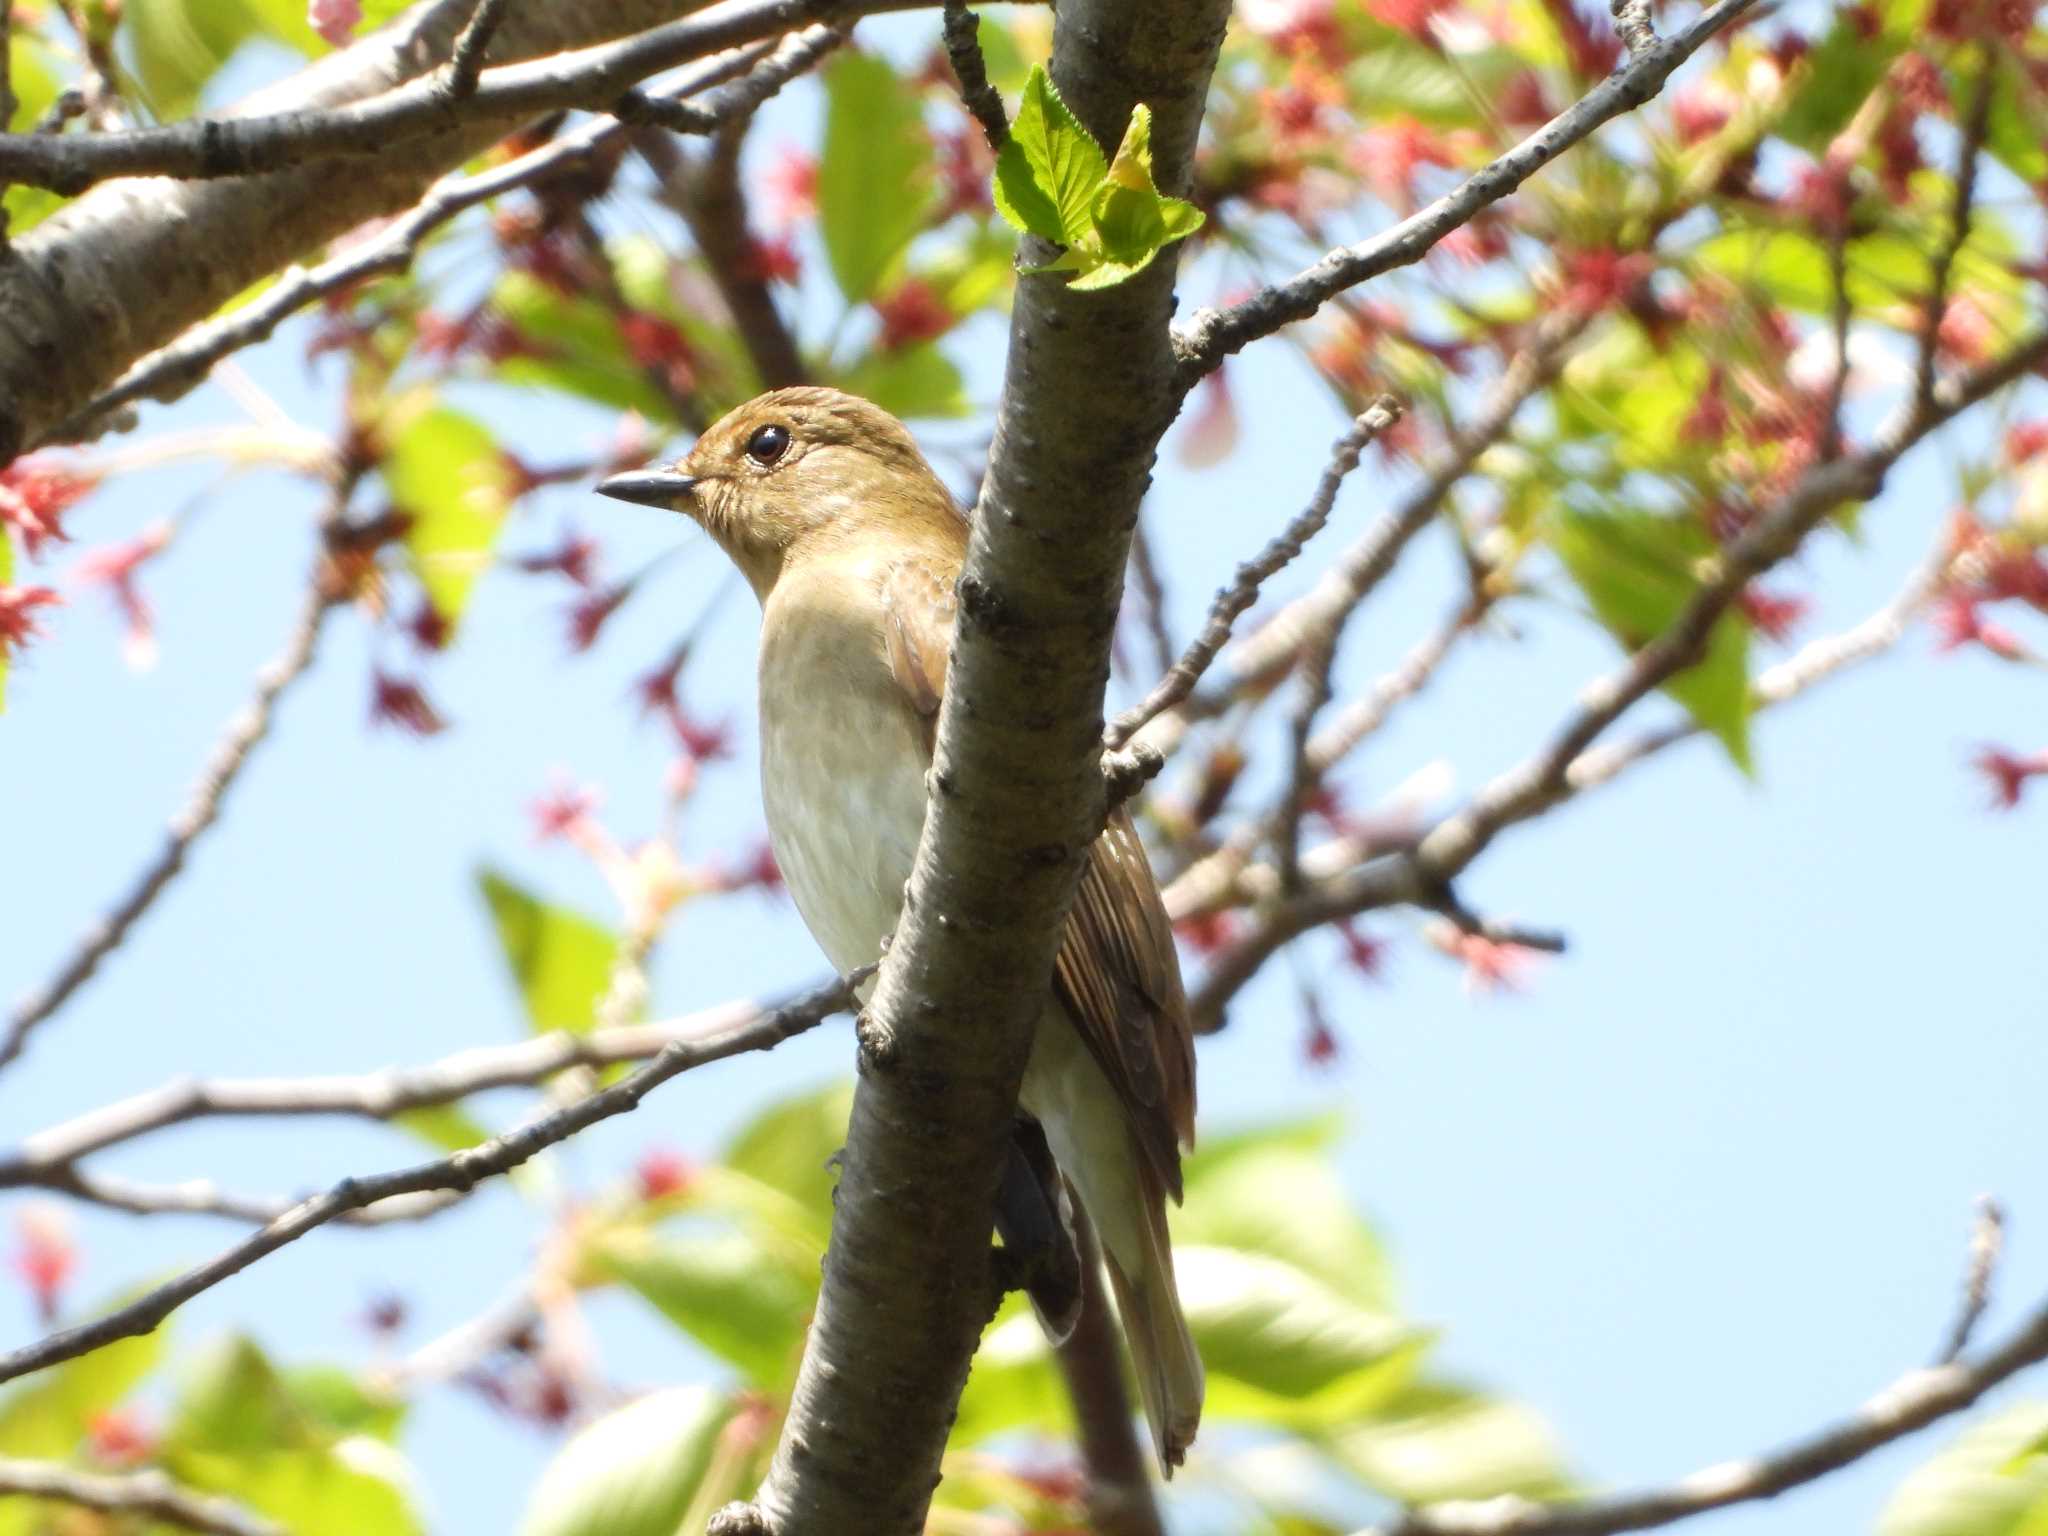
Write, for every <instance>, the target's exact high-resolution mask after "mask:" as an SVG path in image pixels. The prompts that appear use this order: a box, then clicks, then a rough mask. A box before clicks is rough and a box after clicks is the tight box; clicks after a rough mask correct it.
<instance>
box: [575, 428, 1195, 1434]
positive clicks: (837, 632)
mask: <svg viewBox="0 0 2048 1536" xmlns="http://www.w3.org/2000/svg"><path fill="white" fill-rule="evenodd" d="M598 490H600V491H601V492H603V493H604V494H605V495H607V496H614V497H617V498H619V499H620V500H623V501H632V502H639V503H641V504H642V505H647V506H656V507H672V508H675V509H676V510H679V511H682V512H685V513H687V514H688V515H689V516H690V517H692V518H694V519H695V520H696V521H697V522H698V523H699V524H700V525H702V526H703V528H704V529H705V531H706V532H708V533H709V534H710V535H711V537H712V538H713V539H715V540H716V541H717V542H718V545H719V547H720V548H722V549H723V550H724V551H725V552H726V554H728V555H729V556H731V557H732V561H733V563H734V564H735V565H737V566H738V567H739V568H740V570H741V572H742V573H743V574H744V575H745V576H746V578H747V581H748V582H749V583H750V584H751V585H752V587H753V589H754V594H755V596H757V597H758V598H760V600H761V671H760V699H761V788H762V798H763V800H764V801H765V802H766V807H767V814H768V833H769V837H770V839H771V841H772V842H773V844H774V847H775V857H776V861H777V863H779V864H780V865H781V867H782V873H783V878H784V879H785V880H786V881H787V883H788V886H789V892H790V895H791V896H792V897H793V898H794V899H795V901H796V906H797V910H798V911H799V912H800V913H802V914H803V919H804V922H805V924H806V925H807V926H808V927H809V928H810V930H811V934H812V936H813V937H814V938H815V939H816V940H817V941H818V943H819V945H820V946H821V947H822V948H823V949H824V951H825V953H826V955H827V956H828V957H829V958H830V960H831V962H832V964H834V965H835V966H837V967H838V968H839V969H840V970H841V971H849V970H852V969H853V968H855V967H856V966H861V965H865V964H867V963H868V962H869V961H871V960H873V959H874V958H875V957H876V955H877V954H878V953H879V952H880V950H881V947H882V945H883V943H884V942H885V941H886V939H887V938H888V936H889V934H890V933H891V932H892V931H893V930H894V928H895V926H896V919H897V915H898V913H899V911H900V909H901V907H902V902H903V887H904V882H905V881H907V880H908V879H909V878H910V871H911V863H912V860H913V858H914V856H915V854H916V851H917V843H918V837H919V835H920V833H921V832H922V830H923V827H924V812H925V787H924V780H925V770H926V769H927V768H928V767H929V766H930V764H931V758H932V745H933V738H934V735H935V733H936V730H937V724H938V710H939V699H940V695H941V694H942V693H943V692H944V689H945V685H946V663H947V653H948V650H949V648H950V645H951V642H952V634H953V618H954V592H953V589H954V584H955V583H956V582H957V581H958V579H959V576H960V567H961V562H962V560H963V559H964V558H965V555H966V551H967V525H966V522H965V520H964V519H963V518H962V517H961V515H960V512H959V510H958V508H957V507H955V505H954V503H953V499H952V497H951V496H950V495H949V494H948V493H947V491H946V488H945V486H944V485H942V484H941V483H940V482H939V478H938V476H937V475H935V474H934V473H933V472H932V468H931V466H930V465H929V464H927V463H926V462H925V459H924V456H923V455H922V454H921V453H919V452H918V448H917V444H916V443H915V442H914V441H912V439H911V436H910V433H909V431H908V430H906V429H905V427H904V426H903V424H902V423H901V422H899V421H898V420H896V418H895V417H893V416H891V415H889V414H888V413H887V412H886V411H883V410H880V409H879V408H877V407H876V406H873V405H871V404H869V403H868V402H867V401H865V400H860V399H856V398H855V397H853V396H851V395H846V394H842V393H840V392H839V391H837V390H832V389H812V388H797V389H779V390H776V391H774V392H773V393H771V394H766V395H762V396H760V397H759V398H757V399H754V400H751V401H749V402H748V403H747V404H745V405H743V406H741V407H739V409H737V410H735V411H733V412H732V413H731V414H730V415H728V416H726V417H725V418H724V419H723V420H721V421H720V422H718V423H717V425H715V426H713V427H712V428H711V429H710V430H709V431H707V432H706V433H705V434H704V435H703V437H702V438H701V439H699V440H698V443H697V446H696V447H695V448H694V449H692V450H691V451H690V453H689V454H688V455H687V456H686V457H685V458H683V459H681V460H678V461H677V462H676V463H675V464H674V465H673V466H672V467H670V468H668V469H662V470H652V471H639V472H634V473H631V474H622V475H614V476H612V477H611V478H610V479H608V480H606V481H604V482H603V483H602V484H601V485H599V486H598ZM1019 1102H1020V1107H1021V1108H1022V1109H1023V1111H1024V1113H1026V1114H1027V1115H1029V1116H1031V1117H1032V1118H1033V1119H1035V1120H1036V1121H1037V1122H1038V1124H1039V1126H1040V1127H1041V1128H1042V1129H1043V1131H1044V1135H1045V1140H1046V1143H1047V1145H1048V1146H1049V1147H1050V1149H1051V1152H1052V1155H1053V1158H1054V1160H1055V1161H1056V1162H1057V1163H1058V1165H1059V1168H1060V1171H1061V1172H1062V1173H1063V1174H1064V1175H1065V1177H1066V1181H1067V1183H1068V1185H1069V1186H1070V1187H1071V1188H1072V1190H1073V1192H1074V1193H1075V1194H1076V1195H1077V1196H1078V1197H1079V1199H1080V1202H1081V1205H1082V1208H1083V1209H1084V1210H1085V1211H1086V1212H1087V1214H1088V1217H1089V1219H1090V1220H1091V1221H1092V1222H1093V1223H1094V1225H1095V1227H1096V1229H1097V1231H1098V1232H1099V1233H1100V1234H1101V1237H1102V1245H1103V1248H1104V1250H1105V1256H1106V1258H1107V1260H1108V1269H1109V1276H1110V1282H1111V1286H1112V1289H1113V1290H1114V1291H1115V1294H1116V1300H1117V1309H1118V1311H1119V1312H1120V1313H1121V1314H1122V1316H1123V1321H1124V1332H1125V1335H1126V1337H1127V1338H1128V1340H1129V1343H1130V1350H1131V1356H1132V1361H1133V1364H1134V1366H1135V1367H1136V1373H1137V1378H1138V1387H1139V1391H1140V1394H1141V1396H1142V1398H1143V1400H1144V1406H1145V1416H1146V1418H1147V1420H1148V1421H1149V1422H1150V1424H1151V1427H1152V1434H1153V1438H1154V1441H1155V1443H1156V1445H1157V1447H1158V1451H1159V1458H1160V1461H1161V1464H1162V1465H1163V1466H1164V1467H1165V1468H1166V1469H1167V1471H1168V1473H1169V1475H1170V1473H1171V1469H1172V1468H1173V1467H1175V1466H1177V1465H1179V1463H1180V1461H1181V1459H1182V1457H1183V1456H1184V1454H1185V1453H1186V1451H1187V1447H1188V1444H1189V1442H1190V1441H1191V1440H1193V1438H1194V1435H1195V1428H1196V1425H1197V1424H1198V1423H1199V1422H1200V1419H1201V1413H1202V1362H1201V1358H1200V1356H1199V1355H1198V1354H1197V1353H1196V1351H1195V1344H1194V1340H1193V1339H1192V1338H1191V1337H1190V1336H1189V1333H1188V1327H1187V1322H1186V1319H1185V1318H1184V1317H1183V1316H1182V1315H1181V1305H1180V1295H1179V1292H1178V1291H1177V1289H1176V1287H1175V1285H1174V1276H1173V1254H1172V1250H1171V1248H1170V1247H1169V1245H1168V1241H1167V1232H1166V1198H1167V1196H1168V1195H1171V1196H1172V1197H1173V1198H1174V1200H1175V1201H1176V1202H1178V1201H1179V1199H1180V1197H1181V1174H1180V1153H1181V1149H1182V1148H1183V1147H1188V1146H1192V1145H1193V1142H1194V1122H1195V1057H1194V1042H1193V1037H1192V1035H1191V1033H1190V1030H1189V1027H1188V1015H1187V1001H1186V998H1185V996H1184V995H1183V993H1182V990H1181V979H1180V965H1179V961H1178V959H1177V958H1176V956H1175V953H1174V947H1173V934H1172V930H1171V929H1170V927H1169V926H1168V923H1167V919H1166V912H1165V909H1164V907H1163V906H1162V905H1161V903H1160V898H1159V887H1158V884H1157V882H1156V881H1155V880H1154V878H1153V875H1152V869H1151V866H1150V864H1149V863H1148V862H1147V861H1146V857H1145V849H1144V845H1143V844H1142V843H1141V842H1140V841H1139V840H1138V834H1137V831H1136V829H1135V828H1133V826H1132V825H1131V822H1130V818H1129V817H1128V816H1126V815H1125V814H1123V813H1122V812H1118V813H1117V814H1116V815H1115V816H1113V817H1112V818H1111V820H1110V823H1109V826H1108V828H1107V829H1106V830H1105V831H1104V832H1103V834H1102V836H1101V837H1100V838H1099V839H1097V841H1096V843H1095V847H1094V848H1093V850H1092V851H1091V853H1090V855H1089V860H1088V867H1087V870H1086V871H1085V873H1084V874H1083V876H1082V879H1081V885H1080V890H1079V894H1078V895H1077V896H1076V897H1075V900H1074V907H1073V911H1072V913H1071V914H1070V915H1069V917H1068V919H1067V926H1066V931H1065V934H1064V936H1063V938H1062V940H1061V945H1060V952H1059V959H1058V963H1057V966H1056V969H1055V974H1054V977H1053V988H1052V996H1051V997H1050V998H1049V999H1048V1004H1047V1007H1046V1009H1045V1012H1044V1014H1043V1016H1042V1017H1041V1018H1040V1020H1039V1023H1038V1027H1037V1032H1036V1034H1035V1035H1034V1037H1033V1042H1032V1048H1031V1057H1030V1064H1029V1065H1028V1066H1027V1067H1026V1069H1025V1073H1024V1084H1023V1089H1022V1092H1021V1094H1020V1099H1019Z"/></svg>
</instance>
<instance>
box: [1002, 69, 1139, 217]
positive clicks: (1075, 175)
mask: <svg viewBox="0 0 2048 1536" xmlns="http://www.w3.org/2000/svg"><path fill="white" fill-rule="evenodd" d="M1139 110H1140V111H1142V110H1143V108H1140V109H1139ZM1108 174H1109V163H1108V161H1107V160H1105V159H1104V158H1103V154H1102V146H1101V145H1100V144H1098V143H1096V142H1095V136H1094V135H1093V134H1091V133H1090V132H1089V131H1088V130H1087V129H1086V128H1084V127H1083V126H1082V125H1081V120H1080V119H1079V118H1078V117H1076V116H1074V114H1073V113H1072V112H1070V111H1069V110H1067V104H1066V102H1064V101H1062V100H1061V99H1060V93H1059V90H1058V88H1057V87H1056V86H1054V84H1053V83H1052V77H1051V76H1050V75H1048V74H1047V73H1046V72H1045V68H1044V66H1043V65H1036V64H1035V65H1033V66H1032V68H1031V74H1030V75H1029V77H1027V78H1026V80H1025V82H1024V95H1023V98H1022V100H1021V101H1020V102H1019V104H1018V107H1017V119H1016V121H1015V122H1013V123H1012V124H1011V125H1010V138H1009V141H1008V142H1007V143H1006V144H1004V145H1003V148H1002V152H1001V153H1000V154H999V155H997V156H996V179H995V188H994V191H995V204H996V211H997V212H998V213H1000V214H1001V215H1002V216H1003V217H1004V218H1005V219H1006V220H1008V221H1009V223H1010V224H1011V225H1013V226H1014V227H1016V228H1017V229H1020V230H1024V231H1027V232H1029V233H1031V234H1034V235H1037V236H1039V237H1040V238H1041V239H1045V240H1051V241H1053V242H1055V243H1057V244H1060V245H1077V244H1079V243H1081V242H1082V241H1084V240H1086V239H1087V238H1088V237H1089V236H1090V234H1091V233H1092V232H1093V230H1094V227H1095V225H1094V216H1093V209H1094V205H1095V193H1096V189H1097V188H1099V187H1100V186H1101V185H1102V183H1103V180H1104V179H1105V178H1106V177H1107V176H1108Z"/></svg>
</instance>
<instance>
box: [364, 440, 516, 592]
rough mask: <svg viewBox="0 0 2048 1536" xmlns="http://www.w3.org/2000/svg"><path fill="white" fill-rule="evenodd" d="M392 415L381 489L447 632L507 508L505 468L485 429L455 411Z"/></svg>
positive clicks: (510, 483) (508, 473)
mask: <svg viewBox="0 0 2048 1536" xmlns="http://www.w3.org/2000/svg"><path fill="white" fill-rule="evenodd" d="M394 415H395V416H396V418H397V424H396V425H395V427H394V428H393V429H392V431H391V435H390V445H391V447H390V453H389V454H388V455H387V456H386V458H385V460H384V483H385V485H386V486H387V487H388V488H389V490H390V492H391V499H392V501H393V502H394V503H396V504H397V506H398V508H399V510H400V511H402V512H404V513H405V514H406V516H407V517H408V518H410V519H411V521H410V523H409V524H408V525H407V527H406V530H405V550H406V554H407V555H408V556H409V557H410V559H411V561H412V567H413V571H414V573H415V574H416V575H417V576H418V577H419V580H420V585H422V586H423V587H425V588H426V590H427V598H428V600H429V601H430V602H432V603H433V605H434V609H435V611H436V612H438V613H439V614H440V615H441V617H442V618H444V619H446V620H447V621H448V623H449V624H450V625H451V626H454V625H456V624H459V623H460V622H461V619H462V611H463V609H464V608H465V607H466V606H467V605H468V603H469V594H470V590H471V588H473V587H474V586H475V585H476V579H477V577H479V576H481V575H482V574H483V573H484V571H485V570H486V569H487V568H488V567H489V565H490V563H491V551H492V548H493V547H494V546H495V545H496V544H497V542H498V530H499V529H500V528H502V527H503V526H504V522H505V514H506V512H507V511H508V510H509V509H510V507H511V505H512V495H513V489H514V478H513V471H512V466H511V465H510V464H509V463H507V462H506V459H505V455H504V453H503V452H502V451H501V450H500V449H499V447H498V443H497V439H496V438H494V437H492V436H491V433H490V429H489V428H487V427H486V426H484V424H483V423H482V422H480V421H477V420H476V419H475V418H473V417H470V416H466V415H464V414H463V413H462V412H460V411H456V410H451V409H449V408H448V407H446V406H441V405H421V406H415V407H413V408H410V409H408V408H404V407H401V408H400V409H399V410H397V411H395V412H394Z"/></svg>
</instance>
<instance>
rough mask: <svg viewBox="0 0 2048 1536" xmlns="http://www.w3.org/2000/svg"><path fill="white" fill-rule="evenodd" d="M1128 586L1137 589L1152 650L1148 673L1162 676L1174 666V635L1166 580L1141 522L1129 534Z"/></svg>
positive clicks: (1146, 634)
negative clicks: (1168, 621)
mask: <svg viewBox="0 0 2048 1536" xmlns="http://www.w3.org/2000/svg"><path fill="white" fill-rule="evenodd" d="M1131 585H1132V586H1133V587H1135V588H1136V589H1137V592H1138V601H1139V603H1140V604H1141V605H1142V606H1141V607H1140V609H1139V617H1140V618H1141V619H1142V620H1143V621H1144V625H1145V638H1146V640H1147V641H1148V642H1149V643H1150V645H1151V647H1152V654H1151V656H1150V657H1148V658H1147V662H1148V665H1149V666H1150V667H1151V670H1152V671H1154V672H1156V673H1159V674H1162V675H1163V674H1165V673H1166V672H1167V671H1169V670H1170V669H1171V668H1172V666H1173V659H1174V656H1175V654H1176V649H1175V646H1174V643H1173V633H1172V631H1171V630H1169V629H1168V628H1167V621H1166V607H1167V603H1166V579H1165V578H1164V577H1163V576H1162V575H1161V574H1160V571H1159V562H1158V561H1157V560H1156V559H1155V558H1154V557H1153V554H1152V534H1151V530H1150V529H1149V528H1148V527H1147V526H1146V523H1145V520H1144V518H1142V517H1141V518H1139V519H1138V526H1137V527H1135V528H1133V529H1132V530H1131Z"/></svg>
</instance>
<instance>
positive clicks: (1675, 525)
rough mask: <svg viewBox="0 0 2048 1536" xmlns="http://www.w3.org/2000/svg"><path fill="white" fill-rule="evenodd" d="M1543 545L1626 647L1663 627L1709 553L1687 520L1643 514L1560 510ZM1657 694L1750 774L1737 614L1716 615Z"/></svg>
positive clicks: (1742, 632) (1745, 668)
mask: <svg viewBox="0 0 2048 1536" xmlns="http://www.w3.org/2000/svg"><path fill="white" fill-rule="evenodd" d="M1550 543H1551V547H1552V548H1553V549H1555V550H1556V551H1557V554H1558V557H1559V558H1560V559H1561V560H1563V562H1564V564H1565V568H1566V569H1567V570H1569V571H1570V572H1571V575H1572V580H1573V581H1575V582H1577V583H1578V586H1579V590H1580V591H1581V592H1583V593H1584V594H1585V595H1586V601H1587V602H1588V603H1590V604H1591V605H1592V608H1593V612H1594V614H1595V615H1596V616H1597V617H1598V618H1599V620H1600V622H1601V623H1602V624H1603V625H1605V626H1606V628H1607V629H1608V631H1609V632H1610V633H1611V634H1613V636H1614V637H1615V638H1616V639H1617V640H1618V641H1620V642H1621V645H1622V648H1623V649H1624V650H1627V651H1631V652H1633V651H1636V650H1639V649H1640V648H1641V647H1643V646H1644V645H1646V644H1648V643H1649V642H1650V641H1651V640H1653V639H1655V638H1656V637H1657V636H1658V635H1660V634H1662V633H1663V632H1664V631H1665V630H1667V629H1669V628H1670V627H1671V625H1672V623H1673V622H1674V621H1675V620H1676V619H1677V617H1678V615H1679V613H1680V612H1681V610H1683V609H1684V607H1685V606H1686V604H1687V603H1688V602H1690V601H1691V599H1692V597H1693V594H1694V593H1695V592H1696V591H1697V590H1698V589H1699V582H1698V580H1697V578H1696V577H1695V575H1694V572H1695V571H1696V570H1697V569H1698V567H1699V564H1700V562H1701V561H1703V560H1706V559H1709V558H1711V557H1712V555H1713V553H1714V546H1713V541H1712V540H1711V539H1709V538H1708V537H1707V535H1706V533H1705V532H1704V531H1703V530H1701V529H1700V527H1699V526H1698V525H1697V524H1696V523H1695V522H1693V521H1692V520H1691V519H1690V518H1685V517H1658V516H1655V515H1652V514H1650V513H1644V512H1620V511H1617V512H1573V511H1560V512H1559V514H1558V516H1557V519H1556V522H1555V524H1554V525H1553V527H1552V528H1551V530H1550ZM1664 691H1665V692H1667V693H1669V694H1670V695H1671V696H1672V697H1673V698H1674V699H1676V700H1678V702H1679V703H1680V704H1682V705H1684V706H1685V708H1686V710H1687V712H1688V713H1690V714H1691V715H1692V717H1693V719H1694V720H1696V721H1697V722H1699V725H1700V727H1701V729H1703V730H1705V731H1707V732H1708V733H1709V734H1711V735H1712V736H1714V737H1715V738H1716V739H1717V740H1718V741H1719V742H1720V743H1721V745H1722V746H1723V747H1725V748H1727V751H1728V755H1729V757H1730V758H1732V759H1733V760H1734V762H1735V766H1736V767H1738V768H1740V769H1741V770H1742V771H1743V772H1744V773H1748V772H1750V770H1751V763H1750V755H1749V714H1750V694H1749V626H1748V625H1747V624H1745V623H1744V622H1743V621H1742V619H1741V618H1740V617H1739V616H1737V615H1736V614H1734V613H1733V612H1729V613H1724V614H1723V615H1722V616H1721V618H1720V620H1719V621H1718V622H1717V623H1716V624H1715V625H1714V628H1713V632H1712V634H1711V635H1710V636H1709V638H1708V641H1707V653H1706V656H1705V657H1704V658H1703V659H1702V660H1701V661H1700V662H1699V664H1698V665H1696V666H1693V667H1689V668H1687V669H1686V670H1685V671H1683V672H1681V673H1679V674H1678V676H1677V677H1675V678H1673V679H1672V680H1671V681H1670V682H1668V683H1666V684H1665V685H1664Z"/></svg>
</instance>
